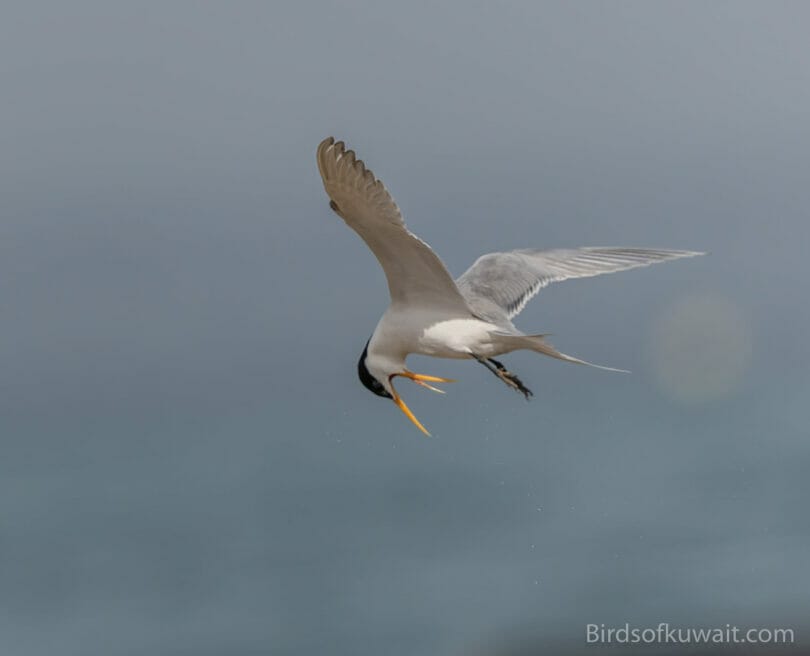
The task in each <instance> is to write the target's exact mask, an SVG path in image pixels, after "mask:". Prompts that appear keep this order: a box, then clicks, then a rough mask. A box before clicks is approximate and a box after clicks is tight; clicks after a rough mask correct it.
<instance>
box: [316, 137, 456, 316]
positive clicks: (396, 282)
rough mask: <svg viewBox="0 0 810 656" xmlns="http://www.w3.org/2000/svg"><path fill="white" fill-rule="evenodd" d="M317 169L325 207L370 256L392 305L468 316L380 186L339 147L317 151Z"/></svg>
mask: <svg viewBox="0 0 810 656" xmlns="http://www.w3.org/2000/svg"><path fill="white" fill-rule="evenodd" d="M317 158H318V169H319V171H320V173H321V177H322V178H323V186H324V189H325V190H326V193H327V194H328V196H329V200H330V202H329V205H330V206H331V208H332V209H333V210H334V211H335V213H337V214H338V216H340V217H341V218H343V220H344V221H345V222H346V224H347V225H348V226H349V227H350V228H352V229H353V230H354V231H355V232H356V233H357V234H358V235H360V237H361V238H362V239H363V241H365V242H366V244H367V245H368V247H369V248H370V249H371V251H372V252H373V253H374V255H375V256H376V258H377V260H378V261H379V263H380V266H382V268H383V271H384V272H385V276H386V278H387V279H388V289H389V291H390V294H391V301H392V303H398V304H405V305H410V306H413V307H425V306H427V307H433V308H438V309H441V310H442V311H444V312H447V313H452V314H457V315H459V316H469V314H470V310H469V308H468V307H467V303H466V302H465V300H464V297H463V296H462V295H461V293H460V292H459V290H458V288H457V287H456V283H455V282H454V281H453V278H452V277H451V276H450V274H449V273H448V272H447V269H446V268H445V266H444V264H443V263H442V261H441V260H440V259H439V257H438V256H437V255H436V253H434V252H433V250H432V249H431V248H430V246H428V245H427V244H426V243H425V242H423V241H422V240H421V239H419V237H417V236H416V235H414V234H413V233H412V232H410V231H409V230H408V228H407V227H406V226H405V222H404V221H403V220H402V214H401V213H400V211H399V207H397V204H396V203H395V202H394V199H393V198H392V197H391V194H389V193H388V190H387V189H386V188H385V185H383V183H382V182H381V181H380V180H378V179H377V178H376V177H375V176H374V174H373V173H372V172H371V171H370V170H369V169H367V168H366V166H365V164H363V162H362V160H359V159H357V158H356V156H355V154H354V152H353V151H351V150H346V147H345V145H344V144H343V142H342V141H337V142H336V141H335V140H334V139H333V138H332V137H329V138H328V139H324V140H323V141H322V142H321V144H320V145H319V146H318V153H317Z"/></svg>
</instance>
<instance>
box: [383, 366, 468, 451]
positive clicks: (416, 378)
mask: <svg viewBox="0 0 810 656" xmlns="http://www.w3.org/2000/svg"><path fill="white" fill-rule="evenodd" d="M395 376H404V377H405V378H409V379H410V380H412V381H413V382H415V383H417V384H418V385H422V386H423V387H427V388H428V389H431V390H433V391H434V392H439V393H440V394H444V392H443V391H442V390H440V389H436V388H435V387H433V386H431V385H427V384H426V383H427V382H431V383H455V382H456V381H455V380H452V379H450V378H439V377H438V376H425V375H424V374H415V373H413V372H411V371H403V372H402V373H401V374H392V375H391V376H389V377H388V381H389V382H390V383H391V390H392V391H393V392H394V395H393V396H394V403H396V405H397V407H398V408H399V409H400V410H402V412H403V413H405V416H406V417H407V418H408V419H410V420H411V421H412V422H413V423H414V425H415V426H416V427H417V428H418V429H419V430H420V431H422V432H423V433H424V434H425V435H427V436H428V437H430V433H428V431H427V429H426V428H425V427H424V426H422V424H421V423H420V422H419V420H418V419H417V418H416V417H415V416H414V414H413V412H411V409H410V408H409V407H408V406H407V405H405V401H403V400H402V397H401V396H400V395H399V394H397V391H396V390H395V389H394V383H393V378H394V377H395Z"/></svg>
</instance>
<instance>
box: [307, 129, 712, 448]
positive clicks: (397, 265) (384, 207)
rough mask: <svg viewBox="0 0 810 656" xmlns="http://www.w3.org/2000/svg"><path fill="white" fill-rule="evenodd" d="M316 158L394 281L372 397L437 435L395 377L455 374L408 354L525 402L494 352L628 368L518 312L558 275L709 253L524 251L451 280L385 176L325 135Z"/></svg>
mask: <svg viewBox="0 0 810 656" xmlns="http://www.w3.org/2000/svg"><path fill="white" fill-rule="evenodd" d="M317 159H318V169H319V170H320V173H321V177H322V178H323V186H324V189H325V190H326V193H327V195H328V196H329V207H331V208H332V210H333V211H334V212H335V213H336V214H337V215H338V216H340V217H341V218H342V219H343V220H344V221H345V222H346V224H347V225H348V226H349V227H350V228H351V229H352V230H354V231H355V232H356V233H357V234H358V235H360V237H361V239H362V240H363V241H364V242H366V245H367V246H368V247H369V248H370V249H371V251H372V253H374V255H375V257H376V258H377V260H378V261H379V263H380V266H382V269H383V271H384V272H385V277H386V279H387V280H388V290H389V293H390V296H391V303H390V305H389V307H388V309H387V310H386V311H385V313H384V314H383V316H382V318H381V319H380V321H379V323H378V324H377V327H376V328H375V329H374V333H373V334H372V335H371V337H370V338H369V340H368V342H367V343H366V346H365V348H364V349H363V353H362V354H361V356H360V360H359V361H358V363H357V373H358V376H359V377H360V381H361V382H362V383H363V385H364V386H365V387H366V388H367V389H369V390H370V391H372V392H373V393H374V394H376V395H377V396H381V397H383V398H387V399H391V400H392V401H393V402H394V403H395V404H396V405H397V407H398V408H399V409H400V410H402V412H403V413H405V415H406V416H407V417H408V419H410V420H411V421H412V422H413V423H414V424H415V425H416V427H417V428H419V430H421V431H422V432H423V433H424V434H425V435H430V433H428V431H427V430H426V429H425V427H424V426H423V425H422V424H421V423H420V422H419V420H418V419H417V418H416V417H415V416H414V414H413V413H412V412H411V410H410V409H409V408H408V406H407V405H405V402H404V401H403V400H402V397H401V396H400V395H399V394H398V393H397V390H396V389H395V388H394V384H393V381H394V378H396V377H398V376H400V377H403V378H408V379H410V380H412V381H413V382H414V383H417V384H419V385H422V386H423V387H427V388H428V389H431V390H433V391H435V392H440V393H443V390H440V389H438V388H436V387H434V386H433V385H431V384H430V383H452V382H455V381H453V380H451V379H449V378H440V377H438V376H427V375H424V374H417V373H413V372H412V371H409V370H408V368H407V367H406V366H405V359H406V357H407V356H408V355H409V354H411V353H419V354H421V355H429V356H433V357H437V358H453V359H470V360H476V361H477V362H480V363H481V364H482V365H483V366H485V367H486V368H487V369H489V370H490V371H491V372H492V373H493V374H495V375H496V376H497V377H498V378H500V379H501V380H502V381H503V382H504V383H505V384H506V385H508V386H509V387H511V388H512V389H515V390H517V391H518V392H520V393H522V394H523V395H524V396H525V397H526V398H527V399H528V398H529V397H530V396H531V395H532V392H531V390H529V389H528V388H527V387H526V386H525V385H524V384H523V382H522V381H521V380H520V378H518V377H517V376H516V375H515V374H514V373H512V372H511V371H509V370H507V368H506V367H505V366H504V365H503V364H502V363H501V362H500V361H498V360H496V359H495V358H497V357H499V356H501V355H503V354H505V353H510V352H511V351H516V350H519V349H525V350H529V351H534V352H536V353H542V354H543V355H548V356H551V357H553V358H557V359H558V360H564V361H566V362H573V363H576V364H584V365H588V366H592V367H598V368H600V369H608V370H611V371H623V370H622V369H612V368H611V367H602V366H599V365H594V364H592V363H590V362H586V361H584V360H580V359H579V358H575V357H572V356H570V355H566V354H564V353H560V352H559V351H557V350H556V349H555V348H554V347H553V346H552V345H551V344H550V343H549V342H548V341H547V340H546V335H541V334H535V335H527V334H525V333H523V332H521V331H520V330H518V329H517V328H516V327H515V326H514V324H513V323H512V319H513V318H514V317H515V316H516V315H517V314H518V313H519V312H520V311H521V310H523V308H524V307H525V306H526V303H528V302H529V300H530V299H531V298H532V297H533V296H534V295H535V294H537V292H539V291H540V290H541V289H542V288H543V287H546V286H547V285H549V284H550V283H552V282H557V281H560V280H568V279H570V278H587V277H590V276H598V275H601V274H603V273H613V272H615V271H624V270H625V269H633V268H635V267H642V266H647V265H650V264H655V263H657V262H665V261H667V260H674V259H678V258H681V257H693V256H695V255H703V253H700V252H697V251H675V250H662V249H651V248H601V247H599V248H572V249H554V250H536V249H521V250H514V251H509V252H505V253H489V254H487V255H482V256H481V257H479V258H478V259H477V260H476V261H475V262H474V263H473V265H472V266H471V267H470V268H469V269H467V271H465V272H464V273H463V274H462V275H461V276H460V277H459V278H457V279H456V280H453V278H452V276H451V275H450V273H448V271H447V268H446V267H445V266H444V264H443V263H442V261H441V260H440V259H439V257H438V256H437V255H436V253H434V252H433V250H432V249H431V248H430V246H428V245H427V244H426V243H425V242H423V241H422V240H421V239H419V237H417V236H416V235H415V234H413V233H412V232H410V231H409V230H408V228H407V227H406V226H405V222H404V221H403V219H402V214H401V213H400V211H399V208H398V207H397V204H396V203H395V202H394V199H393V198H392V197H391V194H389V193H388V190H387V189H386V188H385V186H384V185H383V183H382V182H381V181H380V180H378V179H377V178H376V177H375V175H374V174H373V173H372V172H371V171H370V170H369V169H368V168H366V166H365V164H363V161H362V160H360V159H357V157H356V156H355V154H354V152H353V151H351V150H347V149H346V146H345V144H344V143H343V142H342V141H337V142H336V141H335V139H334V138H333V137H329V138H327V139H324V140H323V141H322V142H321V144H320V145H319V146H318V152H317Z"/></svg>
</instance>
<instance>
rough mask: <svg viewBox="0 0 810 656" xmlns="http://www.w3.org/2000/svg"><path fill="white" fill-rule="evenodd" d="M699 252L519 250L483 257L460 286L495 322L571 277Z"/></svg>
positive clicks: (474, 307) (477, 308) (481, 312)
mask: <svg viewBox="0 0 810 656" xmlns="http://www.w3.org/2000/svg"><path fill="white" fill-rule="evenodd" d="M696 255H703V253H700V252H697V251H673V250H662V249H653V248H572V249H557V250H549V251H541V250H530V249H526V250H517V251H509V252H507V253H489V254H487V255H482V256H481V257H479V258H478V259H477V260H476V261H475V263H474V264H473V265H472V266H471V267H470V268H469V269H467V271H465V272H464V274H462V275H461V277H459V279H458V280H457V281H456V284H457V285H458V288H459V289H460V290H461V293H462V294H463V295H464V297H465V298H466V299H467V303H468V305H469V306H470V308H471V309H472V310H473V312H475V313H476V314H477V315H479V316H484V317H486V318H488V319H490V320H501V321H502V320H504V319H505V320H509V319H512V317H514V316H516V315H518V314H519V313H520V312H521V311H522V310H523V308H524V307H526V304H527V303H528V302H529V301H530V300H531V299H532V298H533V297H534V296H535V295H536V294H537V293H538V292H539V291H540V290H541V289H543V287H546V286H547V285H549V284H551V283H552V282H558V281H561V280H569V279H571V278H588V277H590V276H599V275H602V274H605V273H614V272H616V271H624V270H626V269H634V268H636V267H643V266H649V265H650V264H656V263H658V262H666V261H667V260H675V259H678V258H681V257H694V256H696Z"/></svg>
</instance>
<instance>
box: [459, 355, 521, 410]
mask: <svg viewBox="0 0 810 656" xmlns="http://www.w3.org/2000/svg"><path fill="white" fill-rule="evenodd" d="M473 357H474V358H475V359H476V360H478V362H480V363H481V364H482V365H484V366H485V367H486V368H487V369H489V370H490V371H491V372H492V373H493V374H495V375H496V376H497V377H498V378H500V379H501V380H502V381H503V382H504V383H506V384H507V385H508V386H509V387H511V388H512V389H513V390H517V391H518V392H520V393H521V394H523V396H525V397H526V400H527V401H528V400H529V397H530V396H534V394H533V393H532V391H531V390H530V389H529V388H528V387H526V386H525V385H524V384H523V382H522V381H521V380H520V378H518V377H517V376H516V375H515V374H513V373H512V372H511V371H508V370H507V369H506V367H504V366H503V365H502V364H501V363H500V362H498V361H497V360H493V359H492V358H482V357H480V356H478V355H475V354H473Z"/></svg>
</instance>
